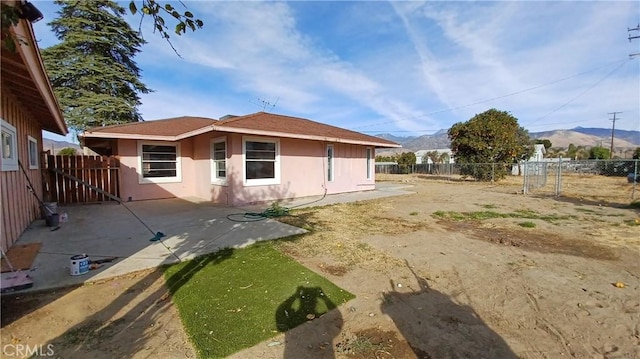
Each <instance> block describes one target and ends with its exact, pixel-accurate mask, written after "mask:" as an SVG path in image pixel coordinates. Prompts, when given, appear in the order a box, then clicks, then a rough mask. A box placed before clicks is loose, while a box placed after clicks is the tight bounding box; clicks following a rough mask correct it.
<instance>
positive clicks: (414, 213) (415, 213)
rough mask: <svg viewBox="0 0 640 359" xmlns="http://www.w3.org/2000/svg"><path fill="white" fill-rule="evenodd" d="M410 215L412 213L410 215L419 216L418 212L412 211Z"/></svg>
mask: <svg viewBox="0 0 640 359" xmlns="http://www.w3.org/2000/svg"><path fill="white" fill-rule="evenodd" d="M409 215H410V216H417V215H418V212H411V213H409Z"/></svg>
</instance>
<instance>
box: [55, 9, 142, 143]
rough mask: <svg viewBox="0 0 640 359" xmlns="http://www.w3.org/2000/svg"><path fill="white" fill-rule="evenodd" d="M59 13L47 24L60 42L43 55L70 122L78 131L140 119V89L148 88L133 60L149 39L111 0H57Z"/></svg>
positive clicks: (59, 99)
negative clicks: (129, 21)
mask: <svg viewBox="0 0 640 359" xmlns="http://www.w3.org/2000/svg"><path fill="white" fill-rule="evenodd" d="M55 3H56V4H58V5H62V9H61V10H59V11H58V15H59V17H58V18H56V19H55V20H53V21H51V22H50V23H49V24H48V25H49V26H51V29H52V30H53V32H54V33H55V34H56V36H57V37H58V39H59V40H60V41H61V42H60V43H59V44H57V45H55V46H52V47H49V48H46V49H44V50H43V51H42V58H43V61H44V64H45V67H46V69H47V72H48V74H49V77H50V80H51V84H52V86H53V89H54V92H55V94H56V96H57V97H58V101H59V102H60V106H61V108H62V110H63V113H64V117H65V121H66V122H67V125H68V126H69V127H70V128H71V129H73V130H74V131H76V132H80V131H83V130H84V129H86V128H90V127H94V126H106V125H112V124H119V123H127V122H137V121H141V120H142V117H141V115H140V113H139V112H138V109H137V107H138V106H139V105H140V97H139V95H138V94H140V93H143V94H144V93H149V92H150V91H151V90H150V89H148V88H147V87H146V86H145V85H144V84H143V83H142V82H141V81H140V68H138V66H137V65H136V62H135V61H134V60H133V58H134V57H135V55H136V54H137V53H138V52H140V47H141V46H142V45H143V44H144V43H145V42H144V40H143V39H142V37H141V36H140V35H139V34H138V33H137V32H136V31H134V30H132V29H131V27H130V26H129V24H128V23H127V22H126V21H125V20H124V19H123V18H122V16H123V15H124V14H125V9H124V8H122V7H121V6H119V5H118V4H116V3H115V2H113V1H110V0H98V1H85V0H57V1H55Z"/></svg>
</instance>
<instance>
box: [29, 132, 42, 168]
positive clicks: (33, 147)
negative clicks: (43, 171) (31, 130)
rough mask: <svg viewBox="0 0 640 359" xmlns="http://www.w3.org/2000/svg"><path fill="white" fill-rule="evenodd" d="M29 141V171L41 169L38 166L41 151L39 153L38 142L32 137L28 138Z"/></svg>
mask: <svg viewBox="0 0 640 359" xmlns="http://www.w3.org/2000/svg"><path fill="white" fill-rule="evenodd" d="M27 137H28V139H29V169H32V170H34V169H38V167H40V166H39V165H38V163H39V162H40V161H39V158H38V157H39V151H38V141H37V140H36V139H35V138H33V137H31V136H27Z"/></svg>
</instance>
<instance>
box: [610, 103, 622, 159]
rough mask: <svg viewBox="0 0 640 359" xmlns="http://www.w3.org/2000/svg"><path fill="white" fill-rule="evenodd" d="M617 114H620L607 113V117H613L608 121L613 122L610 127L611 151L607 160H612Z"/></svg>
mask: <svg viewBox="0 0 640 359" xmlns="http://www.w3.org/2000/svg"><path fill="white" fill-rule="evenodd" d="M619 113H622V112H609V115H613V118H610V119H609V120H611V121H613V126H611V149H610V150H609V159H613V135H614V133H615V131H616V120H619V118H616V115H617V114H619Z"/></svg>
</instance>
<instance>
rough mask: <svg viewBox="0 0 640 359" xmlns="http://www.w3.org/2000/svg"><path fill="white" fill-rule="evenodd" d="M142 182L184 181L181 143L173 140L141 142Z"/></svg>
mask: <svg viewBox="0 0 640 359" xmlns="http://www.w3.org/2000/svg"><path fill="white" fill-rule="evenodd" d="M138 156H139V158H140V161H139V163H140V183H167V182H180V181H182V173H181V168H180V167H181V166H180V144H177V143H173V142H139V143H138Z"/></svg>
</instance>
